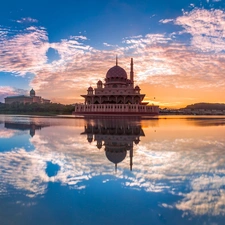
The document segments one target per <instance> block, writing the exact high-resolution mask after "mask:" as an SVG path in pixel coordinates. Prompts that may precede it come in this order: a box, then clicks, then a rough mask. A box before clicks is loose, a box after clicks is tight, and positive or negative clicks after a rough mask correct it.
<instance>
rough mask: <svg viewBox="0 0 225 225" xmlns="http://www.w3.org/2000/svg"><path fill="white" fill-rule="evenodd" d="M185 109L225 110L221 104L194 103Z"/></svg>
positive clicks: (224, 106) (224, 105)
mask: <svg viewBox="0 0 225 225" xmlns="http://www.w3.org/2000/svg"><path fill="white" fill-rule="evenodd" d="M185 109H205V110H225V104H223V103H204V102H203V103H195V104H193V105H187V106H186V108H185Z"/></svg>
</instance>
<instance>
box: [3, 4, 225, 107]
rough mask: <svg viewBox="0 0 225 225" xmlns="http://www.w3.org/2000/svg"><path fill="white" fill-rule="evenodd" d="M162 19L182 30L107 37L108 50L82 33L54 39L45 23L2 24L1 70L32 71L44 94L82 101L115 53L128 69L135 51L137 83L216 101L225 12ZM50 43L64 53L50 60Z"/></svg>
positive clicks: (223, 60)
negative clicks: (12, 26) (111, 41)
mask: <svg viewBox="0 0 225 225" xmlns="http://www.w3.org/2000/svg"><path fill="white" fill-rule="evenodd" d="M159 22H160V23H161V24H162V26H165V27H166V26H167V25H168V23H170V26H171V25H172V26H176V30H177V27H178V28H180V30H179V31H173V32H172V33H167V32H166V30H165V32H164V33H148V34H146V35H136V36H131V37H126V38H124V39H122V40H121V43H120V44H118V45H111V44H109V43H108V42H104V43H103V45H104V46H106V47H107V48H106V49H107V50H105V49H97V48H95V47H92V46H91V45H89V38H88V37H86V36H82V35H80V36H70V37H69V38H67V39H62V40H59V41H58V42H54V43H50V42H49V40H48V33H47V31H46V29H45V28H43V27H37V26H27V28H25V29H22V30H17V31H14V33H13V31H12V30H10V29H9V28H3V27H0V39H1V42H0V55H1V64H0V71H4V72H10V73H12V74H14V75H16V76H23V77H25V76H26V75H27V74H28V73H31V74H33V76H34V78H33V79H32V80H31V82H30V86H31V87H33V88H34V89H35V90H36V91H37V92H38V93H39V95H42V96H45V97H46V98H48V99H51V100H53V99H54V100H53V101H56V102H60V101H61V102H62V103H74V102H77V101H78V102H79V101H81V98H80V97H79V96H80V95H81V94H84V93H85V92H86V89H87V88H88V86H89V85H92V86H95V85H96V83H97V81H98V80H99V79H101V80H103V79H104V77H105V75H106V72H107V70H108V69H109V68H111V67H112V66H113V65H115V56H116V55H118V57H119V65H120V66H122V67H124V68H125V69H126V70H127V72H128V74H129V64H130V58H131V57H133V58H134V63H135V64H134V69H135V82H136V83H138V84H140V85H142V84H148V85H151V87H153V88H156V87H157V88H161V89H164V88H170V89H174V88H175V89H182V90H190V91H192V90H197V89H201V93H203V92H204V93H205V94H204V95H208V96H209V99H213V101H216V100H217V98H216V96H215V91H216V90H218V88H220V89H221V90H223V89H224V88H225V82H224V81H223V80H224V79H223V72H224V70H225V55H224V51H225V48H224V46H225V28H224V27H225V15H224V12H223V11H222V10H214V9H212V10H206V9H198V8H193V9H192V10H191V11H190V12H183V15H182V16H178V17H177V18H174V19H162V20H160V21H159ZM9 32H10V35H9V34H8V33H9ZM49 48H53V49H55V50H56V51H57V52H58V54H59V59H58V60H54V61H52V62H51V63H49V61H48V58H47V56H46V53H47V52H48V49H49ZM193 80H194V82H193ZM59 87H60V88H59ZM149 90H150V89H149V88H148V91H149ZM208 90H211V92H212V94H210V95H209V94H208ZM186 93H187V92H186ZM147 94H149V93H147ZM186 95H187V94H186ZM200 95H201V94H200ZM220 96H221V100H220V101H225V99H224V98H223V97H222V96H225V95H223V94H221V95H220ZM185 97H187V96H183V98H185ZM192 97H193V96H192ZM171 98H172V97H171ZM222 98H223V99H222Z"/></svg>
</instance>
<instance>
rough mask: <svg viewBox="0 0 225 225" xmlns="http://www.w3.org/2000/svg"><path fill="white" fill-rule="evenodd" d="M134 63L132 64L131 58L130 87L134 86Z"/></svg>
mask: <svg viewBox="0 0 225 225" xmlns="http://www.w3.org/2000/svg"><path fill="white" fill-rule="evenodd" d="M133 66H134V63H133V58H131V63H130V81H131V83H132V86H134V67H133Z"/></svg>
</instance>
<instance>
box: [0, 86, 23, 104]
mask: <svg viewBox="0 0 225 225" xmlns="http://www.w3.org/2000/svg"><path fill="white" fill-rule="evenodd" d="M24 94H27V91H25V90H23V89H17V88H13V87H9V86H0V102H4V98H5V97H7V96H13V95H24Z"/></svg>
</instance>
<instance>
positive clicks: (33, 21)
mask: <svg viewBox="0 0 225 225" xmlns="http://www.w3.org/2000/svg"><path fill="white" fill-rule="evenodd" d="M16 22H17V23H38V20H37V19H33V18H31V17H26V18H21V19H20V20H17V21H16Z"/></svg>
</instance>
